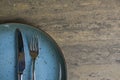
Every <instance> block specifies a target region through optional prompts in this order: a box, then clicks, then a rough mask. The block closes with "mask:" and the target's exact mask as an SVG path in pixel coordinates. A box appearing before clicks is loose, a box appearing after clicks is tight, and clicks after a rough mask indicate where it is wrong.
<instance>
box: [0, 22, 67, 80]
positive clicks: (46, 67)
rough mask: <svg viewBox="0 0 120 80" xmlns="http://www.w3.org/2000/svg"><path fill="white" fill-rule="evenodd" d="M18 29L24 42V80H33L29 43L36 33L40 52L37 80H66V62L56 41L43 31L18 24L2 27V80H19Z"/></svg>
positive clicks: (0, 65) (0, 42)
mask: <svg viewBox="0 0 120 80" xmlns="http://www.w3.org/2000/svg"><path fill="white" fill-rule="evenodd" d="M16 28H19V29H20V31H21V33H22V35H23V42H24V50H25V62H26V66H25V70H24V72H23V80H31V75H32V73H31V72H32V70H31V69H32V68H31V65H32V60H31V57H30V55H29V49H28V41H29V39H30V37H31V36H32V35H33V34H34V33H36V34H37V35H38V38H39V50H40V51H39V55H38V57H37V59H36V63H35V77H36V80H66V66H65V61H64V58H63V55H62V52H61V50H60V49H59V47H58V46H57V44H56V43H55V41H54V40H53V39H51V37H50V36H48V34H46V33H45V32H43V31H42V30H38V29H35V28H33V27H31V26H29V25H25V24H18V23H8V24H1V25H0V80H17V66H16V61H17V53H16V49H17V48H16V44H15V30H16Z"/></svg>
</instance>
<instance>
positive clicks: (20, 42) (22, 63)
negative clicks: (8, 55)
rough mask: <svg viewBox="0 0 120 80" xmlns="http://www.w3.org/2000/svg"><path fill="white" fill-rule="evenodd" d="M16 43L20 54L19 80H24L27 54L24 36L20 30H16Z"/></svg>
mask: <svg viewBox="0 0 120 80" xmlns="http://www.w3.org/2000/svg"><path fill="white" fill-rule="evenodd" d="M16 42H17V54H18V80H22V76H23V71H24V69H25V54H24V47H23V39H22V34H21V32H20V30H19V29H16Z"/></svg>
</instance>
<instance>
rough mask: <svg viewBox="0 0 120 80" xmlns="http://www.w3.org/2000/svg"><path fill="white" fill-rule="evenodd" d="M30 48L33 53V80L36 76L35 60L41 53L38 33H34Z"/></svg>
mask: <svg viewBox="0 0 120 80" xmlns="http://www.w3.org/2000/svg"><path fill="white" fill-rule="evenodd" d="M29 50H30V55H31V58H32V80H34V77H35V60H36V58H37V56H38V54H39V47H38V37H37V36H36V35H33V37H32V38H31V39H30V42H29Z"/></svg>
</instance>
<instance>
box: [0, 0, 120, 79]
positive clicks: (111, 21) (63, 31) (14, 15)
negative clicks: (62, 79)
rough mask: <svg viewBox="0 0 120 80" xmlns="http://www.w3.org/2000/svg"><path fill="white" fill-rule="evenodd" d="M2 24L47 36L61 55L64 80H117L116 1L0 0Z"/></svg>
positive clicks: (119, 10) (119, 37) (119, 16)
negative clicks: (21, 26)
mask: <svg viewBox="0 0 120 80" xmlns="http://www.w3.org/2000/svg"><path fill="white" fill-rule="evenodd" d="M4 22H20V23H27V24H30V25H33V26H35V27H37V28H39V29H42V30H44V31H45V32H47V33H48V34H49V35H50V36H51V37H52V38H53V39H54V40H55V41H56V42H57V43H58V45H59V46H60V48H61V49H62V51H63V54H64V56H65V59H66V63H67V69H68V80H119V79H120V71H119V70H120V1H119V0H1V1H0V23H4Z"/></svg>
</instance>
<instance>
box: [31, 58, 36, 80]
mask: <svg viewBox="0 0 120 80" xmlns="http://www.w3.org/2000/svg"><path fill="white" fill-rule="evenodd" d="M34 73H35V59H33V60H32V80H34V79H35V78H34V77H35V76H34Z"/></svg>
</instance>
